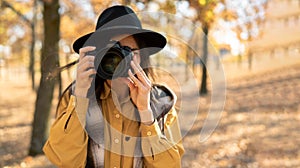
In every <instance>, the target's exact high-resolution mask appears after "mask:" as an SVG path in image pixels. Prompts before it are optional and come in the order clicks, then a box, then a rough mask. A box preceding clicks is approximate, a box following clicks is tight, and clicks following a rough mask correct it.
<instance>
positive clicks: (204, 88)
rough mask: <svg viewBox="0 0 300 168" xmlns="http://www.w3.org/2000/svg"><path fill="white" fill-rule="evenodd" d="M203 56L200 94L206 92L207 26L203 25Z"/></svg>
mask: <svg viewBox="0 0 300 168" xmlns="http://www.w3.org/2000/svg"><path fill="white" fill-rule="evenodd" d="M202 29H203V33H204V36H203V57H202V81H201V87H200V91H199V93H200V94H202V95H206V94H207V68H206V66H207V56H208V39H207V35H208V26H207V25H204V26H203V28H202Z"/></svg>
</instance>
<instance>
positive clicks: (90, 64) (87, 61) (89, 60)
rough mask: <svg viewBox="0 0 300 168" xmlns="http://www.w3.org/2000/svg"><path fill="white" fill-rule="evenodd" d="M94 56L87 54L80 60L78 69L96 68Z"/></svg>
mask: <svg viewBox="0 0 300 168" xmlns="http://www.w3.org/2000/svg"><path fill="white" fill-rule="evenodd" d="M94 60H95V57H94V56H85V57H84V58H82V60H80V61H79V64H78V71H86V70H88V69H95V64H94Z"/></svg>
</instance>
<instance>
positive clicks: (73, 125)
mask: <svg viewBox="0 0 300 168" xmlns="http://www.w3.org/2000/svg"><path fill="white" fill-rule="evenodd" d="M105 87H107V86H105ZM109 90H110V89H107V88H106V89H105V92H104V93H103V94H101V101H102V111H103V116H104V117H105V119H106V120H107V121H108V123H109V124H110V125H111V128H113V129H109V130H108V131H109V135H110V138H108V139H110V140H111V145H112V146H111V148H114V150H107V149H105V153H104V156H105V157H104V167H105V168H107V167H116V168H117V167H124V168H131V167H133V160H134V157H132V156H130V155H127V156H125V155H122V154H120V153H116V152H115V150H125V151H128V152H127V153H130V151H133V149H134V145H135V142H134V138H131V139H132V140H128V137H127V138H126V135H129V136H141V137H142V138H141V139H142V141H141V146H142V152H143V155H144V157H143V158H142V159H143V164H144V167H149V168H150V167H155V168H166V167H168V168H173V167H174V168H175V167H181V166H180V165H181V157H182V155H183V153H184V148H183V145H182V142H181V135H180V129H179V125H178V118H177V112H176V110H175V109H174V108H172V109H171V110H170V111H169V112H168V113H167V114H166V115H165V116H164V118H165V122H164V128H165V129H164V130H165V131H164V134H163V133H162V131H161V129H160V127H159V126H158V122H157V121H155V122H154V123H153V124H152V125H144V124H141V123H139V122H137V121H134V120H131V119H129V118H128V117H127V116H124V115H122V113H120V112H119V110H118V108H116V107H115V104H114V102H113V100H112V94H111V92H110V91H109ZM128 101H129V100H128ZM88 104H89V100H88V99H86V98H82V97H75V96H73V95H72V94H71V93H70V91H67V92H66V93H65V94H64V95H63V97H62V99H61V102H60V104H59V106H58V108H57V118H56V120H55V122H54V123H53V125H52V127H51V129H50V134H49V138H48V140H47V142H46V143H45V145H44V148H43V150H44V153H45V155H46V156H47V157H48V159H49V160H50V161H51V162H52V163H53V164H55V165H56V166H58V167H65V168H75V167H85V166H86V162H87V152H88V139H89V136H88V134H87V132H86V130H85V129H84V125H85V115H86V111H87V109H88ZM125 104H126V102H125ZM115 130H117V131H118V132H121V133H122V134H118V133H116V131H115ZM125 138H126V140H125Z"/></svg>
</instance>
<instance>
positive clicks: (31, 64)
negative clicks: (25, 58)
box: [29, 0, 37, 90]
mask: <svg viewBox="0 0 300 168" xmlns="http://www.w3.org/2000/svg"><path fill="white" fill-rule="evenodd" d="M33 4H34V5H33V18H32V22H31V46H30V59H29V60H30V61H29V73H30V76H31V88H32V90H35V70H34V62H35V41H36V36H35V23H36V15H37V13H36V12H37V0H34V2H33Z"/></svg>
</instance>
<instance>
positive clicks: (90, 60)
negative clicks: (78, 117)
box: [75, 46, 97, 97]
mask: <svg viewBox="0 0 300 168" xmlns="http://www.w3.org/2000/svg"><path fill="white" fill-rule="evenodd" d="M95 49H96V47H92V46H87V47H83V48H81V49H80V50H79V62H78V66H77V74H76V86H75V96H80V97H87V92H88V90H89V88H90V86H91V82H92V80H93V77H92V75H94V74H96V72H97V71H96V70H95V66H94V59H95V56H91V55H86V53H87V52H89V51H93V50H95Z"/></svg>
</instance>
